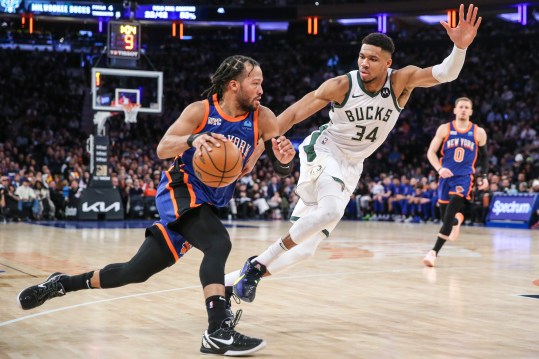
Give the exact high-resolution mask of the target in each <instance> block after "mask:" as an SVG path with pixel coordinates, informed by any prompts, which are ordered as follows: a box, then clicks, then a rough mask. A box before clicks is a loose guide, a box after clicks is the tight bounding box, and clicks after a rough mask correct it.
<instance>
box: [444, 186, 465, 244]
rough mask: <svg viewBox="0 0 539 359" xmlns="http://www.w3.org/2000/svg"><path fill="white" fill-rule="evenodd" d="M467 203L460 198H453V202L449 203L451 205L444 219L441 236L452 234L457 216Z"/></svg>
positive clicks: (448, 206)
mask: <svg viewBox="0 0 539 359" xmlns="http://www.w3.org/2000/svg"><path fill="white" fill-rule="evenodd" d="M465 201H466V200H465V199H464V198H463V197H460V196H453V197H451V200H450V201H449V204H448V205H447V208H446V210H445V216H444V217H443V218H442V220H443V224H442V228H441V229H440V233H441V234H443V235H446V236H448V235H449V234H450V233H451V229H452V228H453V221H454V219H455V215H456V214H457V212H458V211H460V209H461V208H462V207H463V206H464V204H465Z"/></svg>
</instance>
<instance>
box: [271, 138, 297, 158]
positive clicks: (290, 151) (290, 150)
mask: <svg viewBox="0 0 539 359" xmlns="http://www.w3.org/2000/svg"><path fill="white" fill-rule="evenodd" d="M271 145H272V147H273V153H274V154H275V157H277V159H278V160H279V162H281V163H290V162H291V161H292V160H293V159H294V156H295V155H296V150H295V149H294V146H293V145H292V142H290V140H289V139H288V138H286V137H284V136H279V138H277V139H275V138H272V139H271Z"/></svg>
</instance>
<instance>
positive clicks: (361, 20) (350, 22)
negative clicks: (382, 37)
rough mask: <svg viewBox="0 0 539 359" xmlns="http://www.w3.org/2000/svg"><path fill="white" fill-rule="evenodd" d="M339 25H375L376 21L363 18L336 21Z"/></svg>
mask: <svg viewBox="0 0 539 359" xmlns="http://www.w3.org/2000/svg"><path fill="white" fill-rule="evenodd" d="M336 21H337V22H338V23H339V24H341V25H344V26H353V25H375V24H377V23H378V21H377V20H376V19H375V18H371V17H364V18H357V19H337V20H336Z"/></svg>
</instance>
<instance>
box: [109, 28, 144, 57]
mask: <svg viewBox="0 0 539 359" xmlns="http://www.w3.org/2000/svg"><path fill="white" fill-rule="evenodd" d="M107 56H108V57H109V58H116V59H130V60H138V59H139V58H140V23H138V22H133V21H110V22H109V33H108V40H107Z"/></svg>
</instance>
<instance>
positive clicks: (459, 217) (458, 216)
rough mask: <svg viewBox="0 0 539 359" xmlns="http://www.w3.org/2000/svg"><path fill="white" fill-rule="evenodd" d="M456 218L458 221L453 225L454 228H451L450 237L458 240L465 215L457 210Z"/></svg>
mask: <svg viewBox="0 0 539 359" xmlns="http://www.w3.org/2000/svg"><path fill="white" fill-rule="evenodd" d="M455 218H456V219H457V222H458V223H457V224H455V225H454V226H453V228H452V229H451V233H449V236H448V239H449V240H450V241H456V240H457V238H458V237H459V234H460V225H461V224H462V223H463V222H464V216H463V215H462V213H460V212H457V214H455Z"/></svg>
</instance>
